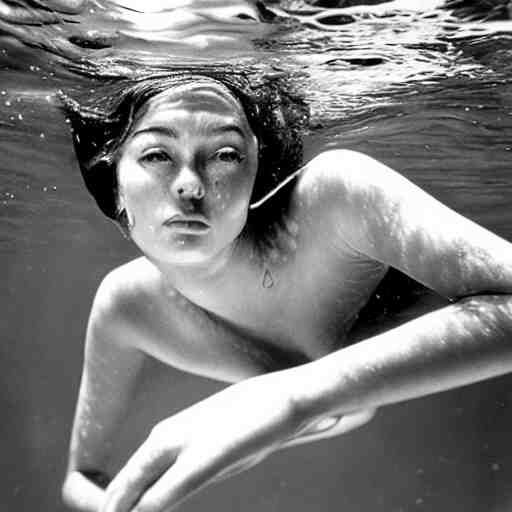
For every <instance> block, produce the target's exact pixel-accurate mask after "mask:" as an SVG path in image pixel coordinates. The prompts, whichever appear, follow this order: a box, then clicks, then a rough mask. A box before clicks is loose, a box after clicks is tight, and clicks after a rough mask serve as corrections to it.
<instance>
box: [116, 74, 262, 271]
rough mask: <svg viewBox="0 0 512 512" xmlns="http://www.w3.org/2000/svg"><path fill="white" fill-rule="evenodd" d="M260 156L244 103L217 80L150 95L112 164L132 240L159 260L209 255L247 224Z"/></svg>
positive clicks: (190, 260)
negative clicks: (114, 164) (242, 104)
mask: <svg viewBox="0 0 512 512" xmlns="http://www.w3.org/2000/svg"><path fill="white" fill-rule="evenodd" d="M257 155H258V144H257V140H256V137H255V135H254V133H253V132H252V130H251V128H250V126H249V123H248V121H247V118H246V116H245V113H244V111H243V109H242V107H241V105H240V104H239V102H238V101H237V100H236V99H235V98H234V97H233V96H232V95H231V94H230V93H229V92H228V91H227V89H225V88H224V87H223V86H221V85H220V84H219V85H216V84H215V83H212V84H210V83H204V84H201V83H198V84H193V85H188V86H179V87H175V88H173V89H170V90H169V91H165V92H163V93H160V94H158V95H157V96H154V97H153V98H152V99H150V100H149V101H148V103H147V104H146V106H145V109H144V111H143V114H142V115H141V116H140V117H139V119H138V120H137V121H136V122H135V124H134V126H133V128H132V130H131V133H130V135H129V136H128V138H127V140H126V141H125V143H124V145H123V147H122V151H121V157H120V159H119V161H118V165H117V174H118V183H119V191H120V192H119V194H120V195H119V201H120V206H121V207H122V208H124V209H125V210H126V212H127V215H128V219H129V221H130V224H131V225H132V228H131V232H130V233H131V237H132V239H133V240H134V242H135V243H136V244H137V245H138V246H139V247H140V249H141V250H142V251H143V252H144V253H145V254H146V255H147V256H148V257H150V258H153V259H155V260H157V261H160V262H162V263H170V264H207V263H208V261H209V260H214V259H215V257H216V256H218V255H220V254H221V253H222V252H223V251H224V250H225V249H228V248H229V247H230V246H231V244H232V243H233V241H234V240H235V238H236V237H237V236H238V235H239V234H240V232H241V231H242V229H243V227H244V225H245V222H246V218H247V211H248V206H249V199H250V197H251V192H252V188H253V184H254V179H255V177H256V171H257V166H258V157H257Z"/></svg>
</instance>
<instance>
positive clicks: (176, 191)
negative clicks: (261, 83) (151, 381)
mask: <svg viewBox="0 0 512 512" xmlns="http://www.w3.org/2000/svg"><path fill="white" fill-rule="evenodd" d="M120 90H122V91H123V92H122V94H121V95H120V96H116V97H114V99H113V100H112V102H111V103H110V104H109V106H108V108H107V107H105V106H103V107H102V108H100V109H96V110H94V109H89V110H88V109H85V108H81V107H79V106H78V105H77V104H76V103H74V102H72V101H71V100H69V99H67V100H66V104H67V107H68V111H69V114H70V116H71V119H72V123H73V128H74V137H75V146H76V150H77V155H78V157H79V161H80V164H81V168H82V172H83V175H84V178H85V180H86V184H87V186H88V187H89V190H90V191H91V192H92V193H93V195H94V196H95V198H96V200H97V202H98V204H99V206H100V207H101V209H102V210H103V212H104V213H106V214H107V215H108V216H110V217H111V218H113V219H115V220H117V221H118V222H119V224H120V225H121V227H122V229H123V231H124V232H125V233H127V234H129V236H130V238H131V239H132V240H133V241H134V242H135V244H136V245H137V246H138V247H139V248H140V250H141V251H142V253H143V256H142V257H141V258H139V259H136V260H134V261H132V262H130V263H128V264H126V265H123V266H121V267H120V268H117V269H116V270H114V271H113V272H111V273H110V274H109V275H108V276H107V277H106V278H105V280H104V281H103V283H102V284H101V286H100V288H99V290H98V292H97V295H96V298H95V300H94V304H93V307H92V310H91V314H90V321H89V325H88V330H87V339H86V355H85V362H84V371H83V376H82V383H81V388H80V395H79V399H78V406H77V413H76V417H75V424H74V427H73V434H72V442H71V455H70V463H69V471H68V475H67V477H66V481H65V484H64V490H63V494H64V498H65V501H66V502H67V503H68V504H69V505H71V506H73V507H74V508H76V509H77V510H91V511H102V512H121V511H129V510H130V511H138V512H140V511H163V510H169V509H171V508H173V507H174V506H176V505H177V504H178V503H180V502H182V501H183V500H184V499H186V498H187V497H188V496H190V495H191V494H192V493H194V492H196V491H197V490H199V489H200V488H202V487H204V486H205V485H207V484H209V483H211V482H213V481H218V480H220V479H223V478H226V477H227V476H229V475H232V474H235V473H237V472H240V471H242V470H244V469H247V468H248V467H250V466H252V465H254V464H256V463H257V462H259V461H261V460H262V459H263V458H265V457H266V456H267V455H269V454H270V453H272V452H273V451H275V450H278V449H280V448H283V447H286V446H290V445H293V444H297V443H300V442H307V441H310V440H315V439H319V438H322V437H328V436H332V435H337V434H340V433H343V432H346V431H348V430H350V429H351V428H355V427H357V426H358V425H361V424H362V423H364V422H366V421H368V420H369V419H370V418H371V416H372V414H373V410H374V409H375V408H376V407H379V406H381V405H385V404H389V403H393V402H398V401H401V400H406V399H410V398H413V397H418V396H422V395H426V394H429V393H434V392H437V391H441V390H445V389H449V388H452V387H455V386H460V385H464V384H468V383H471V382H475V381H478V380H481V379H485V378H488V377H491V376H494V375H499V374H502V373H505V372H507V371H509V369H510V368H511V366H512V360H511V357H512V347H511V344H510V340H511V334H512V300H511V297H510V295H509V294H510V293H511V291H512V245H511V244H509V243H508V242H507V241H505V240H503V239H501V238H499V237H497V236H496V235H494V234H492V233H490V232H489V231H487V230H485V229H484V228H482V227H480V226H478V225H476V224H475V223H473V222H471V221H470V220H468V219H466V218H464V217H462V216H460V215H458V214H457V213H455V212H453V211H452V210H450V209H449V208H447V207H446V206H444V205H442V204H441V203H439V202H438V201H437V200H435V199H434V198H432V197H431V196H429V195H428V194H426V193H425V192H423V191H422V190H421V189H419V188H418V187H416V186H415V185H413V184H412V183H410V182H409V181H408V180H406V179H405V178H404V177H402V176H400V175H399V174H397V173H395V172H394V171H392V170H391V169H389V168H387V167H386V166H384V165H383V164H381V163H379V162H377V161H375V160H373V159H371V158H369V157H367V156H364V155H362V154H358V153H355V152H352V151H344V150H333V151H329V152H325V153H322V154H319V155H318V156H316V157H315V158H313V159H312V160H311V161H310V162H308V163H306V164H305V165H303V166H302V167H300V166H299V163H300V137H299V136H300V130H301V127H303V126H304V123H305V121H306V117H305V115H304V110H303V108H302V106H301V105H300V104H297V103H295V102H294V99H293V98H291V97H289V96H287V95H286V94H284V93H283V91H282V90H280V89H279V88H276V87H274V86H270V85H269V86H268V87H267V88H265V87H263V88H259V89H258V90H257V91H252V92H251V88H250V86H249V85H248V84H247V83H246V82H245V81H244V80H243V79H241V78H240V79H234V78H231V79H220V77H219V76H218V75H215V76H213V75H210V76H193V75H186V74H185V75H182V76H179V77H178V78H151V79H148V80H140V81H138V82H137V83H135V84H134V85H132V86H127V85H126V84H122V88H121V89H120ZM110 98H112V96H110ZM109 101H110V100H109ZM91 127H92V129H91ZM99 128H101V129H99ZM285 128H286V129H285ZM95 137H99V138H97V139H96V138H95ZM100 139H101V140H100ZM299 167H300V168H299ZM297 169H298V170H297ZM283 176H289V179H287V180H285V183H284V186H282V187H281V186H280V185H278V186H277V188H276V187H275V184H276V183H281V182H282V180H283ZM269 184H270V189H269ZM391 267H394V268H396V269H399V270H400V271H402V272H404V273H405V274H408V275H409V276H411V277H412V278H414V279H415V280H417V281H419V282H420V283H422V284H424V285H426V286H428V287H429V288H430V289H432V290H434V291H435V292H437V293H438V294H440V295H442V296H444V297H446V299H447V300H448V301H449V302H448V305H447V306H446V307H444V308H441V309H439V310H437V311H434V312H430V313H429V314H427V315H424V316H420V317H419V318H417V319H414V320H412V321H410V322H407V323H405V324H403V325H401V326H399V327H396V328H394V329H391V330H387V331H386V332H381V333H380V334H378V335H371V336H368V335H366V337H364V334H361V332H362V331H360V330H358V329H355V328H354V325H355V324H356V320H357V318H358V314H359V312H360V311H361V309H362V308H363V306H364V305H365V304H366V303H367V302H368V300H369V299H370V297H371V295H372V293H373V292H374V290H375V288H376V286H377V285H378V283H379V282H380V281H381V279H382V278H383V276H384V274H385V273H386V271H387V270H388V269H389V268H391ZM363 332H364V331H363ZM357 340H362V341H359V342H358V343H352V342H354V341H357ZM351 343H352V344H351ZM349 345H350V346H349ZM146 358H157V359H159V360H160V361H163V362H164V363H166V364H168V365H171V366H174V367H177V368H180V369H182V370H185V371H189V372H192V373H196V374H200V375H204V376H208V377H211V378H215V379H219V380H223V381H226V382H231V383H236V384H233V385H232V386H230V387H228V388H227V389H225V390H224V391H222V392H220V393H217V394H215V395H213V396H211V397H209V398H208V399H206V400H203V401H201V402H200V403H198V404H196V405H194V406H193V407H190V408H188V409H186V410H184V411H182V412H180V413H179V414H177V415H174V416H172V417H170V418H168V419H165V420H164V421H162V422H161V423H159V424H158V425H156V426H155V428H154V429H153V431H152V433H151V435H150V436H149V437H148V439H147V440H146V441H145V442H144V443H143V444H142V446H141V447H140V448H139V449H138V450H137V451H136V453H135V454H134V455H133V456H132V458H131V459H130V460H129V461H128V463H127V464H126V465H125V467H124V468H123V469H122V470H121V471H120V473H119V474H118V475H117V476H116V477H115V478H114V479H113V480H112V481H110V482H109V478H108V477H107V476H106V475H105V474H104V472H105V470H104V468H105V460H106V458H107V457H108V453H109V446H110V444H111V441H112V439H113V437H114V436H115V435H116V431H117V428H118V425H119V423H120V422H121V421H122V418H123V415H124V413H125V411H126V409H127V407H128V403H129V401H130V397H131V390H132V389H133V386H134V384H135V382H136V379H137V374H138V370H139V369H140V368H141V366H142V364H143V363H144V361H145V359H146ZM107 484H108V486H107ZM104 487H106V489H104Z"/></svg>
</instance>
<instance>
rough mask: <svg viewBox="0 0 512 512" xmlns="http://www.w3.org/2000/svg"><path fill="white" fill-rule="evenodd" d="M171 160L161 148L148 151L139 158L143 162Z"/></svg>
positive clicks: (157, 162)
mask: <svg viewBox="0 0 512 512" xmlns="http://www.w3.org/2000/svg"><path fill="white" fill-rule="evenodd" d="M171 160H172V159H171V157H170V156H169V155H168V154H167V153H166V152H165V151H162V150H155V151H148V152H147V153H145V154H144V155H142V156H141V158H140V161H141V162H142V163H145V164H159V163H165V162H170V161H171Z"/></svg>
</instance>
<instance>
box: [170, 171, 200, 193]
mask: <svg viewBox="0 0 512 512" xmlns="http://www.w3.org/2000/svg"><path fill="white" fill-rule="evenodd" d="M172 188H173V192H174V194H175V196H176V198H178V199H180V200H190V199H202V198H203V197H204V194H205V189H204V185H203V182H202V180H201V178H200V176H199V175H198V174H197V173H196V172H195V171H193V170H192V169H188V168H187V169H182V170H181V171H180V173H179V174H178V176H176V178H175V180H174V182H173V184H172Z"/></svg>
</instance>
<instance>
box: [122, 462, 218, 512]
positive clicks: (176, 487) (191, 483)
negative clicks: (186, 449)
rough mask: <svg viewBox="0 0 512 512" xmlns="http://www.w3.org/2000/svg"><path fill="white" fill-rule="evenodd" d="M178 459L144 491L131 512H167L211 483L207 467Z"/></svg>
mask: <svg viewBox="0 0 512 512" xmlns="http://www.w3.org/2000/svg"><path fill="white" fill-rule="evenodd" d="M185 458H186V457H183V460H182V458H181V457H180V458H178V459H177V460H176V463H175V464H174V465H173V466H172V467H171V468H169V469H168V470H167V471H166V473H165V474H164V475H162V477H161V478H160V479H159V480H157V481H156V482H155V483H154V484H153V485H152V486H151V487H150V488H149V489H147V490H146V492H145V493H144V495H143V496H142V497H141V499H140V501H139V502H138V503H137V505H136V506H135V508H133V510H132V511H131V512H163V511H165V512H167V511H169V510H171V509H172V507H174V506H176V505H178V504H179V503H180V502H182V501H183V500H184V499H185V498H187V497H189V496H191V495H192V494H194V493H195V492H197V491H199V490H200V489H201V488H202V487H204V486H205V485H207V484H208V483H209V482H210V481H211V476H210V474H211V471H210V470H209V469H208V465H207V464H205V465H204V467H201V464H200V463H199V464H198V463H197V461H194V460H191V458H189V459H190V460H188V461H185Z"/></svg>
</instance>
